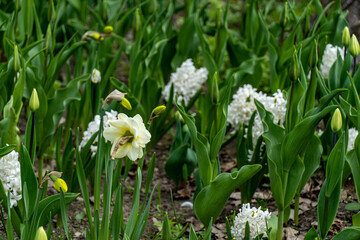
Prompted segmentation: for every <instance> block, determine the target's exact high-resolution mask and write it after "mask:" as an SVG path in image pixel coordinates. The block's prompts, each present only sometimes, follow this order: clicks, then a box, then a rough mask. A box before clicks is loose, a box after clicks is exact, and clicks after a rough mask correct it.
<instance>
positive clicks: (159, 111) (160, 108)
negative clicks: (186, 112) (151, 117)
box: [154, 105, 166, 115]
mask: <svg viewBox="0 0 360 240" xmlns="http://www.w3.org/2000/svg"><path fill="white" fill-rule="evenodd" d="M165 110H166V106H165V105H160V106H157V107H156V108H154V114H155V115H161V114H162V113H164V112H165Z"/></svg>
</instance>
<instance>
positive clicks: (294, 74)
mask: <svg viewBox="0 0 360 240" xmlns="http://www.w3.org/2000/svg"><path fill="white" fill-rule="evenodd" d="M299 75H300V70H299V61H298V58H297V51H296V49H294V54H293V57H292V62H291V64H290V71H289V77H290V80H291V81H296V80H297V79H298V78H299Z"/></svg>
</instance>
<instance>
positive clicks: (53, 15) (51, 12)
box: [48, 0, 56, 22]
mask: <svg viewBox="0 0 360 240" xmlns="http://www.w3.org/2000/svg"><path fill="white" fill-rule="evenodd" d="M50 20H51V21H53V22H55V20H56V11H55V6H54V1H53V0H50V2H49V10H48V21H49V22H50Z"/></svg>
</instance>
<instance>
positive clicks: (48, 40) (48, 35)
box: [45, 24, 52, 53]
mask: <svg viewBox="0 0 360 240" xmlns="http://www.w3.org/2000/svg"><path fill="white" fill-rule="evenodd" d="M51 35H52V34H51V27H50V24H49V25H48V28H47V31H46V42H45V51H46V53H48V52H49V50H50V52H52V51H51V49H52V36H51Z"/></svg>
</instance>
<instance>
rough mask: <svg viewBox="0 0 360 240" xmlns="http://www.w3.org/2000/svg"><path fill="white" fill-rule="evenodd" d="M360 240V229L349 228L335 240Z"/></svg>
mask: <svg viewBox="0 0 360 240" xmlns="http://www.w3.org/2000/svg"><path fill="white" fill-rule="evenodd" d="M344 239H346V240H358V239H360V227H349V228H345V229H344V230H342V231H341V232H340V233H339V234H338V235H336V236H335V237H334V238H333V240H344Z"/></svg>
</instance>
